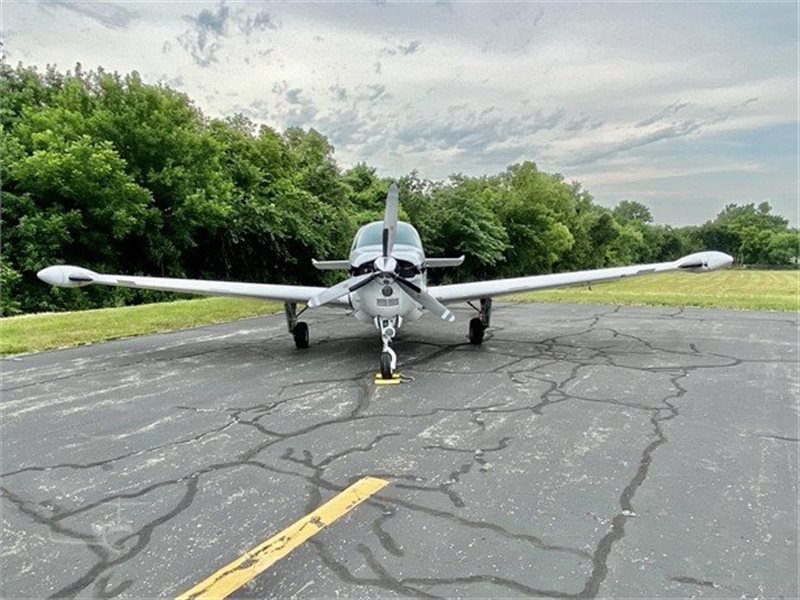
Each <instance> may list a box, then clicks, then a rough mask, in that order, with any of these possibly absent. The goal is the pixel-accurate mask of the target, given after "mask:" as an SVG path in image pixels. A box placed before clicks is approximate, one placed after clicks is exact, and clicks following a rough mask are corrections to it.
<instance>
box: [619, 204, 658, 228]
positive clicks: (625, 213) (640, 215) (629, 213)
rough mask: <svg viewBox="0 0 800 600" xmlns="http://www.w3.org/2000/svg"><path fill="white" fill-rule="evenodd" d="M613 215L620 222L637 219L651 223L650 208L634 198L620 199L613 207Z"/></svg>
mask: <svg viewBox="0 0 800 600" xmlns="http://www.w3.org/2000/svg"><path fill="white" fill-rule="evenodd" d="M614 217H615V218H616V219H617V221H619V222H620V223H627V222H629V221H638V222H640V223H652V222H653V215H652V214H651V213H650V209H649V208H647V207H646V206H645V205H644V204H642V203H641V202H636V201H634V200H622V201H621V202H620V203H619V204H617V205H616V206H615V207H614Z"/></svg>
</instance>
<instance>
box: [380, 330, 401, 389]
mask: <svg viewBox="0 0 800 600" xmlns="http://www.w3.org/2000/svg"><path fill="white" fill-rule="evenodd" d="M402 324H403V318H402V317H394V318H391V319H384V318H383V317H375V327H376V328H377V329H378V330H379V331H380V332H381V341H382V342H383V350H382V351H381V379H394V375H395V373H394V371H395V369H396V368H397V354H395V352H394V350H392V345H391V344H392V340H393V339H394V336H395V334H396V333H397V330H398V329H399V328H400V326H401V325H402Z"/></svg>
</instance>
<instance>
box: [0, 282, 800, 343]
mask: <svg viewBox="0 0 800 600" xmlns="http://www.w3.org/2000/svg"><path fill="white" fill-rule="evenodd" d="M507 299H510V300H515V301H522V302H577V303H584V304H647V305H652V306H702V307H714V308H739V309H752V310H798V308H800V306H799V304H800V272H799V271H796V270H795V271H753V270H726V271H717V272H714V273H706V274H692V273H669V274H664V275H655V276H652V277H641V278H636V279H626V280H623V281H619V282H616V283H604V284H596V285H594V286H592V289H591V290H589V289H588V288H586V287H579V288H568V289H563V290H550V291H542V292H531V293H527V294H516V295H514V296H509V297H508V298H507ZM281 307H282V304H281V303H279V302H263V301H260V300H242V299H236V298H202V299H198V300H178V301H175V302H163V303H159V304H143V305H141V306H126V307H122V308H103V309H99V310H86V311H81V312H69V313H43V314H35V315H24V316H20V317H8V318H5V319H0V355H8V354H19V353H22V352H35V351H40V350H50V349H53V348H66V347H69V346H78V345H81V344H91V343H92V342H100V341H104V340H113V339H117V338H121V337H130V336H134V335H143V334H146V333H155V332H158V331H172V330H176V329H185V328H187V327H196V326H199V325H210V324H212V323H223V322H225V321H233V320H236V319H242V318H246V317H254V316H257V315H264V314H271V313H274V312H277V311H280V310H281Z"/></svg>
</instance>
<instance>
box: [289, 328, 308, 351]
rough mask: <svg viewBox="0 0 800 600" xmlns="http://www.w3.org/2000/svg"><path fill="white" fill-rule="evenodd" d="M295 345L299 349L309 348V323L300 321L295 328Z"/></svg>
mask: <svg viewBox="0 0 800 600" xmlns="http://www.w3.org/2000/svg"><path fill="white" fill-rule="evenodd" d="M292 333H293V334H294V345H295V346H297V348H298V349H300V350H302V349H303V348H308V323H305V322H303V321H300V322H299V323H298V324H297V325H295V326H294V331H293V332H292Z"/></svg>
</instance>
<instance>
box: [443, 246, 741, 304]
mask: <svg viewBox="0 0 800 600" xmlns="http://www.w3.org/2000/svg"><path fill="white" fill-rule="evenodd" d="M732 262H733V258H732V257H730V256H728V255H727V254H724V253H723V252H713V251H709V252H697V253H695V254H690V255H688V256H684V257H683V258H679V259H678V260H675V261H672V262H664V263H652V264H649V265H634V266H631V267H610V268H607V269H593V270H591V271H574V272H572V273H553V274H550V275H531V276H530V277H514V278H512V279H494V280H492V281H475V282H473V283H454V284H451V285H439V286H431V287H429V288H428V292H429V293H430V294H431V295H432V296H433V297H434V298H436V299H437V300H439V301H440V302H444V303H448V302H458V301H463V300H477V299H479V298H491V297H493V296H506V295H508V294H516V293H518V292H532V291H537V290H548V289H553V288H560V287H568V286H571V285H581V284H586V283H599V282H603V281H614V280H616V279H622V278H623V277H636V276H639V275H650V274H652V273H666V272H669V271H692V272H703V271H713V270H714V269H721V268H722V267H727V266H728V265H730V264H731V263H732Z"/></svg>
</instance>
